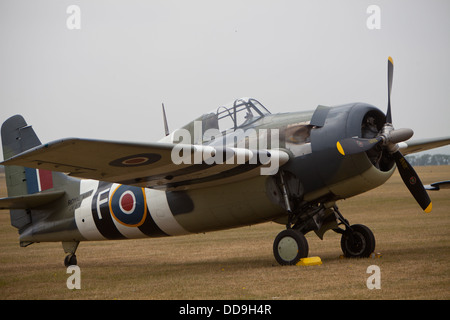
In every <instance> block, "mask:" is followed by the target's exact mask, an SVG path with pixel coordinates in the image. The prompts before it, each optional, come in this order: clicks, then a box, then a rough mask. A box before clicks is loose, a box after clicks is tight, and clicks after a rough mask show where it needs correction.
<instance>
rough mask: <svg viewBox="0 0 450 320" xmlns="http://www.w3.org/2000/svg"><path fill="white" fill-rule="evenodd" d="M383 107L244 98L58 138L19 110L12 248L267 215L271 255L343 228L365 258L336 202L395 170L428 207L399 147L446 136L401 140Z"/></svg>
mask: <svg viewBox="0 0 450 320" xmlns="http://www.w3.org/2000/svg"><path fill="white" fill-rule="evenodd" d="M393 68H394V64H393V60H392V58H391V57H389V58H388V107H387V112H386V114H384V113H383V112H382V111H381V110H380V109H378V108H377V107H375V106H372V105H370V104H367V103H359V102H358V103H349V104H343V105H337V106H333V107H328V106H321V105H319V106H317V108H316V109H315V110H312V111H298V112H290V113H276V114H272V113H271V112H269V110H268V109H267V108H265V107H264V106H263V105H262V104H261V103H260V102H258V101H257V100H255V99H253V98H242V99H237V100H235V101H234V102H232V103H230V104H227V105H223V106H220V107H219V108H217V109H215V110H213V111H211V112H209V113H206V114H203V115H202V116H200V117H198V118H197V119H195V120H194V121H191V122H190V123H188V124H187V125H185V126H184V127H182V128H179V129H177V130H174V131H173V132H172V133H169V129H168V126H167V119H166V115H165V110H164V105H163V116H164V128H165V136H164V137H163V138H162V139H161V140H160V141H158V142H155V143H135V142H119V141H103V140H94V139H77V138H67V139H61V140H56V141H53V142H50V143H44V144H42V143H41V142H40V140H39V138H38V137H37V135H36V133H35V132H34V130H33V128H32V127H31V126H29V125H28V124H27V123H26V121H25V120H24V118H23V117H22V116H20V115H15V116H12V117H11V118H9V119H7V120H6V121H5V122H4V123H3V125H2V128H1V136H2V145H3V152H4V159H5V160H4V161H3V162H1V163H0V164H1V165H4V166H5V176H6V184H7V190H8V197H6V198H3V199H0V209H9V210H10V218H11V224H12V226H14V227H15V228H17V229H18V232H19V241H20V246H21V247H26V246H28V245H30V244H32V243H39V242H61V243H62V247H63V249H64V252H65V253H66V257H65V259H64V264H65V265H66V266H69V265H76V264H77V257H76V250H77V248H78V245H79V243H80V242H82V241H99V240H118V239H138V238H148V237H150V238H151V237H165V236H177V235H185V234H193V233H194V234H195V233H204V232H210V231H215V230H222V229H228V228H236V227H241V226H248V225H252V224H257V223H263V222H268V221H274V222H276V223H279V224H281V225H282V226H284V227H283V230H282V231H281V232H280V233H279V234H278V235H277V236H276V238H275V240H274V243H273V254H274V257H275V260H276V261H277V262H278V263H279V264H280V265H295V264H297V263H298V262H299V261H300V260H301V259H303V258H306V257H308V254H309V247H308V242H307V240H306V238H305V234H307V233H308V232H310V231H314V232H315V233H316V235H317V236H318V237H319V238H320V239H323V235H324V233H325V232H326V231H329V230H333V231H334V232H337V233H339V234H341V248H342V251H343V253H344V256H346V257H350V258H361V257H369V256H370V255H371V253H372V252H374V250H375V236H374V234H373V232H372V231H371V230H370V229H369V228H368V227H367V226H364V225H361V224H350V222H349V221H348V220H347V219H345V218H344V216H343V215H342V213H341V212H340V210H339V208H338V206H337V202H338V201H340V200H343V199H347V198H350V197H354V196H357V195H359V194H361V193H364V192H366V191H368V190H371V189H374V188H377V187H379V186H381V185H382V184H384V183H385V182H386V181H387V180H388V179H389V178H390V177H391V176H392V174H393V173H394V171H395V169H396V168H397V169H398V170H399V173H400V175H401V177H402V179H403V181H404V183H405V185H406V186H407V188H408V190H409V191H410V193H411V194H412V195H413V197H414V198H415V199H416V201H417V202H418V204H419V205H420V207H421V208H422V209H423V210H424V211H425V212H430V211H431V209H432V203H431V200H430V198H429V196H428V194H427V192H426V190H425V188H424V186H423V184H422V182H421V181H420V179H419V177H418V175H417V173H416V172H415V171H414V169H413V168H412V166H411V165H410V164H409V163H408V161H407V160H406V159H405V157H404V155H407V154H409V153H413V152H418V151H423V150H427V149H431V148H436V147H440V146H444V145H447V144H450V136H448V137H443V138H436V139H426V140H417V141H408V142H406V141H407V140H409V139H410V138H411V137H412V135H413V131H412V130H411V129H395V128H394V127H393V124H392V123H393V122H392V114H391V101H390V96H391V90H392V78H393Z"/></svg>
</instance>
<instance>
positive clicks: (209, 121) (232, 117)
mask: <svg viewBox="0 0 450 320" xmlns="http://www.w3.org/2000/svg"><path fill="white" fill-rule="evenodd" d="M267 114H270V111H269V110H267V109H266V108H265V107H264V106H263V105H262V104H261V103H260V102H259V101H257V100H255V99H253V98H241V99H237V100H235V101H234V102H232V103H229V104H226V105H223V106H220V107H218V108H217V109H216V110H214V111H211V112H209V113H206V114H204V115H203V116H202V117H201V118H202V122H203V125H204V128H203V129H204V130H207V129H219V131H220V132H226V131H228V130H233V131H234V130H236V129H238V128H242V127H245V126H247V125H248V124H250V123H252V122H255V121H256V120H258V119H260V118H262V117H264V116H265V115H267Z"/></svg>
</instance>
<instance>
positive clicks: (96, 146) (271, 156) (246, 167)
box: [1, 138, 289, 190]
mask: <svg viewBox="0 0 450 320" xmlns="http://www.w3.org/2000/svg"><path fill="white" fill-rule="evenodd" d="M264 160H265V161H264ZM268 160H270V161H268ZM288 160H289V155H288V154H287V153H286V152H284V151H281V150H263V151H254V150H248V149H244V148H213V147H209V146H202V145H182V144H169V143H150V144H143V143H129V142H117V141H102V140H88V139H76V138H70V139H64V140H57V141H54V142H51V143H48V144H44V145H40V146H38V147H35V148H33V149H30V150H28V151H25V152H23V153H21V154H18V155H17V156H14V157H12V158H10V159H8V160H6V161H4V162H2V163H1V164H3V165H16V166H24V167H29V168H37V169H46V170H51V171H59V172H65V173H68V174H69V175H70V176H75V177H79V178H86V179H95V180H101V181H108V182H114V183H120V184H126V185H134V186H140V187H147V188H155V189H165V190H173V189H176V190H180V189H188V188H196V187H205V186H212V185H217V184H223V183H228V182H232V181H238V180H242V179H247V178H250V177H254V176H257V175H260V174H261V172H260V171H261V169H263V168H266V169H269V168H268V167H270V166H271V165H272V163H271V161H272V162H273V163H275V164H276V163H277V161H278V166H281V165H283V164H284V163H286V162H287V161H288ZM275 169H277V170H278V167H276V168H275Z"/></svg>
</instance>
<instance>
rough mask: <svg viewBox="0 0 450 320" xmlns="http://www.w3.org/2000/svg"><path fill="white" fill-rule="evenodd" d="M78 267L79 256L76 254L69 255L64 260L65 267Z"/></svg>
mask: <svg viewBox="0 0 450 320" xmlns="http://www.w3.org/2000/svg"><path fill="white" fill-rule="evenodd" d="M76 265H77V256H76V255H74V254H69V255H67V256H66V257H65V258H64V266H66V267H68V266H76Z"/></svg>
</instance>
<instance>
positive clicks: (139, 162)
mask: <svg viewBox="0 0 450 320" xmlns="http://www.w3.org/2000/svg"><path fill="white" fill-rule="evenodd" d="M159 159H161V155H160V154H157V153H141V154H134V155H130V156H126V157H122V158H119V159H116V160H113V161H111V162H110V163H109V165H110V166H114V167H139V166H145V165H148V164H152V163H155V162H157V161H158V160H159Z"/></svg>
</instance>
